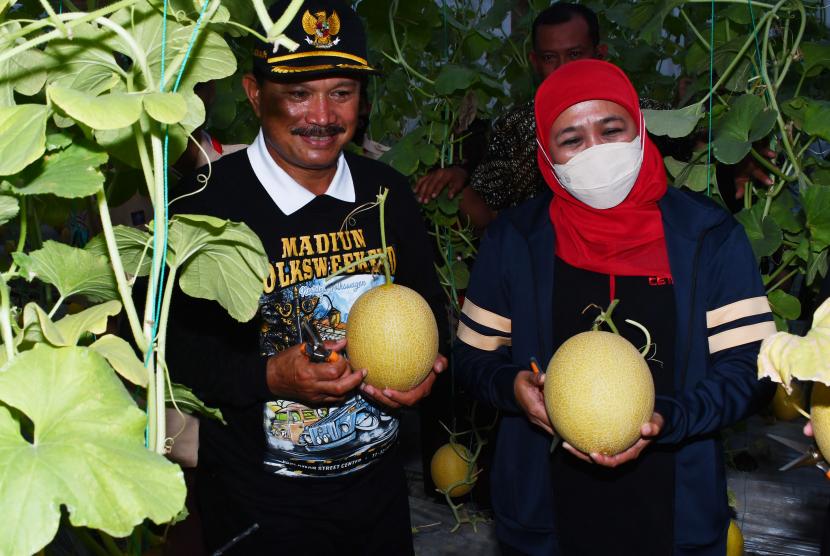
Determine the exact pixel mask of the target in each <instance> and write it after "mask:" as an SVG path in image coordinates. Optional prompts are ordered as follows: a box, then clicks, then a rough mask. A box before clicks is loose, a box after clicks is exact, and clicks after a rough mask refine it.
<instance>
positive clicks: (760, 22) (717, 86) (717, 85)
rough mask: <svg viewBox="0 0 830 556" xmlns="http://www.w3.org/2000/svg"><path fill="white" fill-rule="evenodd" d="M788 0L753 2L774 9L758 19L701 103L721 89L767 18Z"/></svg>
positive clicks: (700, 0) (708, 0)
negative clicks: (772, 4)
mask: <svg viewBox="0 0 830 556" xmlns="http://www.w3.org/2000/svg"><path fill="white" fill-rule="evenodd" d="M724 1H727V2H730V1H731V2H733V3H740V4H743V3H744V2H743V0H724ZM787 1H788V0H779V2H778V3H777V4H775V6H770V5H768V4H758V3H754V4H753V5H755V6H761V7H768V8H772V11H769V12H767V13H765V14H764V15H763V16H762V17H761V19H760V20H758V24H757V26H756V27H755V30H754V31H753V32H752V33H751V34H750V36H749V37H748V38H747V39H746V41H745V42H744V44H743V46H741V49H740V50H739V51H738V54H737V55H736V56H735V58H734V59H733V60H732V61H731V62H730V63H729V66H727V68H726V69H725V70H724V72H723V74H721V76H720V77H719V78H718V81H717V83H715V85H714V86H713V87H712V89H711V90H710V91H709V92H708V93H706V96H705V97H703V99H702V100H701V101H700V104H703V103H704V102H706V101H707V100H709V97H710V96H711V95H712V94H713V93H714V91H717V90H718V89H720V87H721V86H722V85H723V84H724V83H725V82H726V81H727V80H728V79H729V76H730V74H731V73H732V71H734V69H735V68H736V67H737V66H738V64H739V63H740V61H741V58H743V55H744V54H745V53H746V51H747V50H748V49H749V47H750V46H751V45H752V44H753V43H754V42H755V35H757V34H758V29H759V28H761V27H762V26H763V25H765V24H766V22H767V20H769V19H770V18H771V17H772V16H773V15H774V14H775V12H776V11H778V9H779V8H780V7H781V6H782V5H783V4H784V3H785V2H787ZM688 2H689V3H706V4H710V3H711V0H688Z"/></svg>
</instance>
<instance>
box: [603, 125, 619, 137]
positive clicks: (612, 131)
mask: <svg viewBox="0 0 830 556" xmlns="http://www.w3.org/2000/svg"><path fill="white" fill-rule="evenodd" d="M622 131H623V130H622V129H620V128H618V127H613V128H611V129H606V130H605V132H604V134H605V135H617V134H618V133H622Z"/></svg>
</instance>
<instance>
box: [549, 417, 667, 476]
mask: <svg viewBox="0 0 830 556" xmlns="http://www.w3.org/2000/svg"><path fill="white" fill-rule="evenodd" d="M663 423H664V420H663V416H662V415H660V414H659V413H652V415H651V421H649V422H648V423H645V424H643V426H642V427H641V428H640V440H638V441H637V442H636V443H635V444H634V445H633V446H632V447H631V448H628V449H627V450H625V451H623V452H620V453H619V454H616V455H614V456H605V455H603V454H585V453H583V452H580V451H579V450H577V449H576V448H574V447H573V446H571V445H570V444H568V443H567V442H563V443H562V447H563V448H565V449H566V450H567V451H569V452H570V453H571V454H573V455H574V456H576V457H578V458H579V459H581V460H583V461H587V462H590V463H596V464H597V465H602V466H604V467H617V466H618V465H622V464H623V463H626V462H629V461H632V460H635V459H637V458H638V457H640V453H641V452H642V451H643V450H644V449H645V448H646V446H648V445H649V444H651V441H652V440H654V438H655V437H656V436H657V435H658V434H660V430H661V429H662V428H663Z"/></svg>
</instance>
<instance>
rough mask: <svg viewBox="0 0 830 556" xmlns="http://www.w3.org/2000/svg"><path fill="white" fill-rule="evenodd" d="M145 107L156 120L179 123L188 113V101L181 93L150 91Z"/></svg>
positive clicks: (145, 100)
mask: <svg viewBox="0 0 830 556" xmlns="http://www.w3.org/2000/svg"><path fill="white" fill-rule="evenodd" d="M144 109H145V110H146V111H147V114H149V115H150V117H151V118H153V119H154V120H156V121H159V122H161V123H163V124H177V123H179V122H180V121H182V120H183V119H184V117H185V116H186V115H187V101H186V100H185V97H184V96H183V95H181V94H180V93H148V94H146V95H144Z"/></svg>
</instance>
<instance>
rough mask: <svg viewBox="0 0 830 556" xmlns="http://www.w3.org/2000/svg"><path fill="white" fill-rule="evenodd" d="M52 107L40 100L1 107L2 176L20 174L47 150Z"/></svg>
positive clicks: (0, 149)
mask: <svg viewBox="0 0 830 556" xmlns="http://www.w3.org/2000/svg"><path fill="white" fill-rule="evenodd" d="M48 116H49V109H48V108H46V106H42V105H40V104H20V105H18V106H7V107H0V152H1V153H3V156H0V176H8V175H12V174H17V173H18V172H20V171H21V170H23V168H25V167H26V166H28V165H29V164H31V163H32V162H34V161H35V160H37V159H38V158H40V156H41V155H42V154H43V153H44V151H45V150H46V120H47V118H48Z"/></svg>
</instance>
